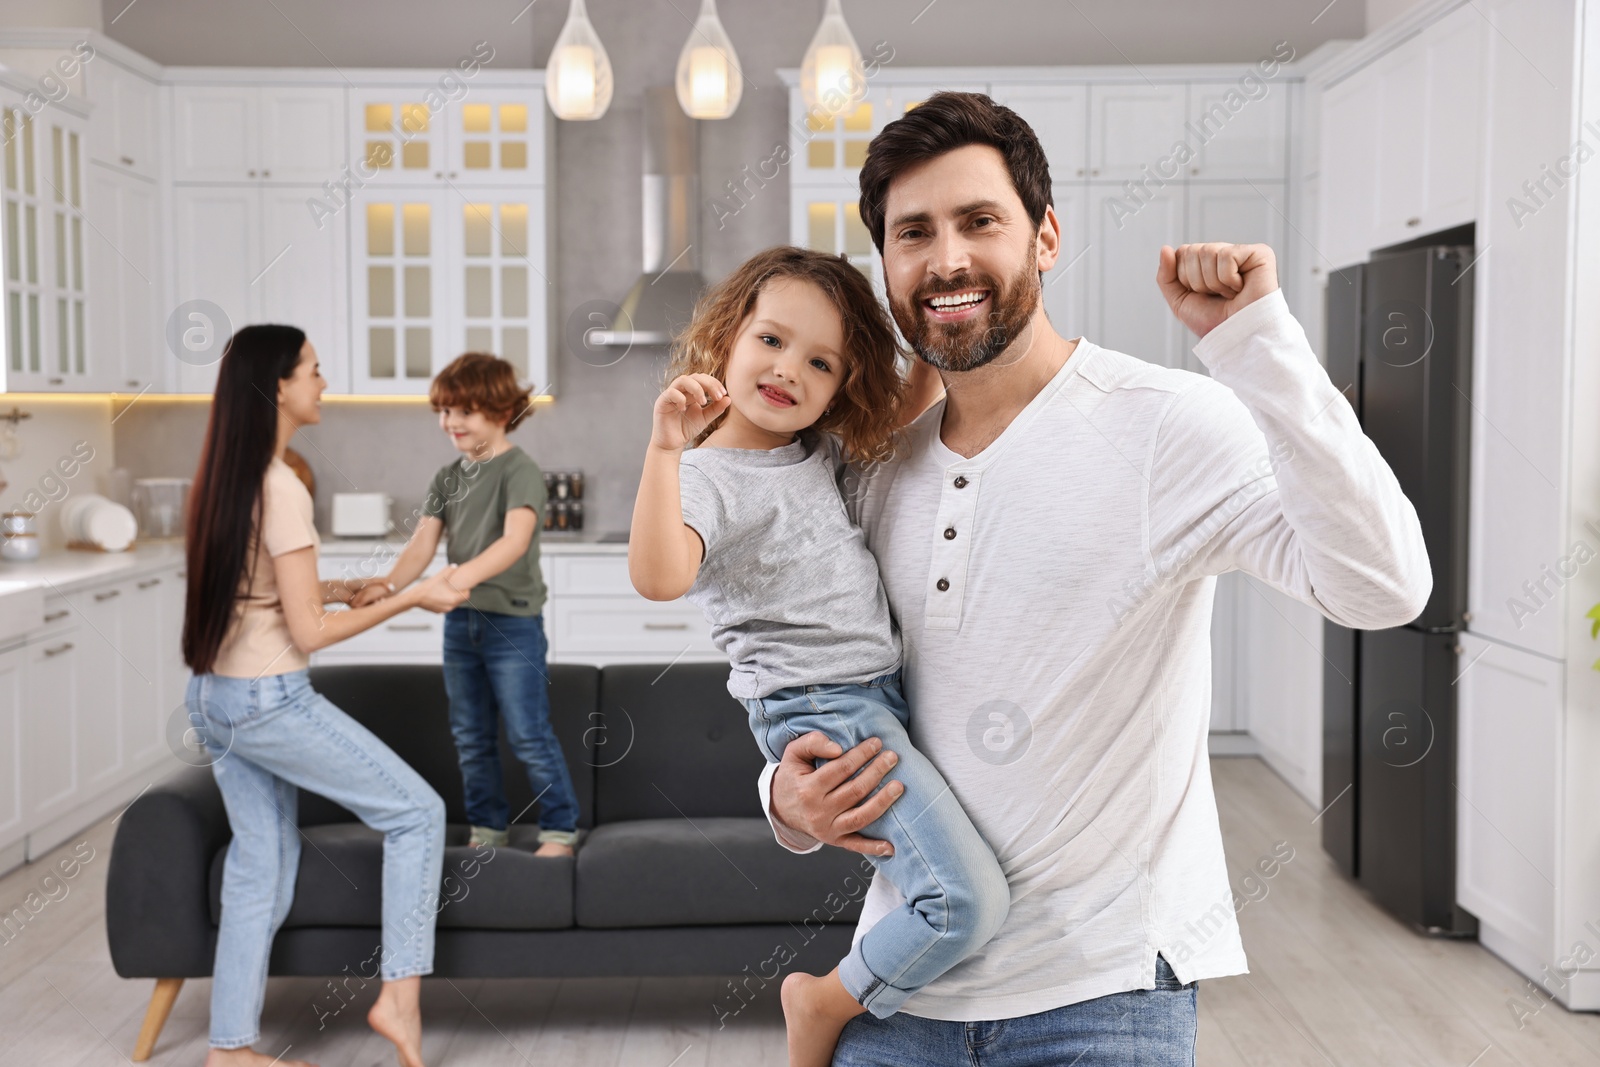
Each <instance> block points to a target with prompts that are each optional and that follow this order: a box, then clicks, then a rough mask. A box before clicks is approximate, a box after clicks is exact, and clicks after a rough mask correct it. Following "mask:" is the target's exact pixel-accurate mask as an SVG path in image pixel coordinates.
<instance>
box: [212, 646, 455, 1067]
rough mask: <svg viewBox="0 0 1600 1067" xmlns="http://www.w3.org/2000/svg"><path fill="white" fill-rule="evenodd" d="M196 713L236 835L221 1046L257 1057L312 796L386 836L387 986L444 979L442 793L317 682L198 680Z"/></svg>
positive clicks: (222, 932) (216, 993)
mask: <svg viewBox="0 0 1600 1067" xmlns="http://www.w3.org/2000/svg"><path fill="white" fill-rule="evenodd" d="M188 705H189V708H188V710H189V716H190V718H189V721H190V722H193V723H200V722H204V724H205V726H204V730H203V732H204V734H205V743H206V748H207V751H208V753H209V755H210V757H211V772H212V774H213V775H214V776H215V777H216V780H217V787H218V788H219V789H220V790H221V791H222V802H223V804H224V806H226V808H227V810H228V824H229V825H230V826H231V827H232V829H233V841H232V843H231V844H229V845H228V855H227V859H226V860H225V861H224V863H223V868H222V920H221V924H220V925H219V927H218V930H217V953H216V960H215V963H214V965H213V967H212V981H211V1046H212V1047H213V1048H225V1049H232V1048H244V1047H246V1046H249V1045H253V1044H255V1042H256V1041H257V1040H258V1039H259V1038H260V1036H261V1034H260V1024H261V1005H262V1000H263V998H264V997H265V996H266V988H267V958H268V954H269V952H270V950H271V948H272V939H273V936H274V935H275V934H276V933H277V932H278V928H279V927H280V926H282V925H283V921H284V919H285V918H286V917H287V916H288V914H289V906H290V905H291V904H292V903H293V902H294V884H295V875H296V874H297V873H298V871H299V868H300V826H299V823H298V821H297V819H296V809H297V799H298V791H299V790H300V789H309V790H311V791H312V792H314V793H320V794H321V795H322V796H325V797H327V798H328V799H329V800H331V801H333V802H334V803H336V804H341V805H343V806H344V807H345V808H348V809H349V810H350V811H352V812H354V813H355V814H356V816H357V817H358V818H359V819H360V820H361V821H362V822H364V823H366V824H367V825H368V826H370V827H372V828H373V829H374V830H381V831H382V832H383V835H384V836H383V920H382V921H383V935H382V936H383V940H382V946H381V948H382V958H381V962H380V963H379V966H378V969H379V973H381V974H382V976H383V980H384V981H385V982H392V981H396V980H398V979H401V978H410V977H412V976H413V975H423V974H428V973H429V972H431V971H432V970H433V922H434V916H435V914H437V912H438V910H439V875H440V870H441V868H442V866H443V864H444V801H442V800H440V799H439V794H438V793H436V792H434V790H433V787H432V786H430V785H429V784H428V783H427V782H425V781H424V780H423V778H422V776H421V775H420V774H418V773H417V772H416V771H414V770H412V769H411V767H410V766H409V765H407V764H406V763H405V761H403V760H402V759H400V757H399V756H396V755H395V754H394V753H393V752H392V751H390V749H389V747H388V746H387V745H385V744H384V743H383V742H382V741H380V740H378V738H377V737H375V736H374V735H373V734H372V732H371V731H369V730H368V729H367V728H366V727H364V726H362V725H361V724H360V723H358V722H356V721H355V720H354V719H352V718H351V717H350V716H348V715H346V714H345V713H344V712H342V711H340V710H339V709H338V708H337V707H335V706H334V705H333V704H332V703H330V702H329V701H328V700H327V698H325V697H323V696H321V695H320V694H319V693H317V691H316V690H315V689H312V688H311V681H310V678H309V674H308V672H306V671H303V670H302V671H293V672H291V673H289V674H275V675H268V676H266V677H264V678H225V677H222V676H220V675H215V674H202V675H197V676H195V677H194V678H192V679H190V681H189V690H188Z"/></svg>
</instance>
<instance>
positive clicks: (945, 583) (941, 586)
mask: <svg viewBox="0 0 1600 1067" xmlns="http://www.w3.org/2000/svg"><path fill="white" fill-rule="evenodd" d="M933 584H934V585H935V586H936V587H937V588H938V590H939V592H941V593H942V592H944V591H945V590H946V589H949V588H950V579H948V578H940V579H939V580H938V581H937V582H935V583H933Z"/></svg>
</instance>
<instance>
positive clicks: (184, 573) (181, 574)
mask: <svg viewBox="0 0 1600 1067" xmlns="http://www.w3.org/2000/svg"><path fill="white" fill-rule="evenodd" d="M178 577H179V578H187V577H189V572H188V571H179V572H178Z"/></svg>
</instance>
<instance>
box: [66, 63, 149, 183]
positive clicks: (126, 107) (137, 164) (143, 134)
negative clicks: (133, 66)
mask: <svg viewBox="0 0 1600 1067" xmlns="http://www.w3.org/2000/svg"><path fill="white" fill-rule="evenodd" d="M84 74H85V77H86V79H87V82H88V84H87V86H86V88H85V92H86V93H87V94H88V97H89V99H90V100H92V101H93V102H94V111H93V112H92V113H91V115H90V121H89V159H90V160H91V161H93V162H95V163H103V164H105V165H106V166H108V167H113V168H115V169H117V170H120V171H125V172H127V173H130V174H137V175H139V176H140V177H141V178H144V179H146V180H148V181H156V180H157V179H159V178H160V176H161V158H160V155H161V153H160V148H159V145H160V143H161V142H160V128H161V118H160V106H161V87H160V86H159V85H158V84H157V83H156V82H154V81H152V80H151V79H149V78H147V77H145V76H144V75H143V74H137V73H135V72H133V71H131V70H129V69H128V68H126V67H124V66H122V65H120V64H118V63H117V62H116V60H114V59H111V58H109V57H108V56H105V55H103V54H96V56H95V58H94V61H93V62H92V63H89V64H87V65H86V66H85V68H84Z"/></svg>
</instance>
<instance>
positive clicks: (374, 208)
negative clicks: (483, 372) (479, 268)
mask: <svg viewBox="0 0 1600 1067" xmlns="http://www.w3.org/2000/svg"><path fill="white" fill-rule="evenodd" d="M460 204H461V198H460V197H459V196H456V195H455V194H454V193H451V192H449V191H448V190H445V191H442V192H441V191H439V190H434V189H406V190H401V189H394V190H383V189H372V190H367V191H365V192H364V193H363V194H362V195H361V196H359V197H357V199H356V201H355V204H354V207H355V213H354V214H353V215H352V217H351V226H352V234H351V236H352V238H353V240H352V242H351V243H352V245H353V247H352V249H351V251H352V253H353V254H352V256H351V262H352V263H353V265H354V268H355V269H354V270H353V271H352V279H351V280H352V286H351V289H352V296H353V303H354V307H353V311H354V314H353V315H352V326H353V329H352V338H351V340H352V345H351V356H352V364H353V366H352V368H351V369H352V384H353V387H354V389H355V391H356V392H374V393H426V392H427V391H428V383H429V381H430V380H431V379H432V378H433V375H434V373H435V372H436V370H437V369H438V368H439V367H442V366H443V365H444V364H445V363H446V362H448V361H449V360H450V359H451V358H452V357H453V356H455V355H456V354H457V353H455V352H453V351H451V346H452V345H453V343H454V342H453V338H451V337H450V336H449V333H448V330H447V328H446V327H445V324H446V323H448V322H449V321H450V319H451V318H452V317H453V316H452V315H451V311H450V306H449V296H448V293H449V287H448V279H447V277H446V274H447V271H446V269H445V264H447V263H448V262H449V255H448V253H447V252H446V248H447V246H448V245H447V238H446V237H445V235H446V234H447V233H448V232H449V228H448V226H447V219H446V215H447V213H448V212H449V211H452V210H455V211H459V210H460Z"/></svg>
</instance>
